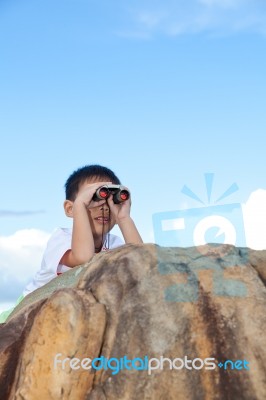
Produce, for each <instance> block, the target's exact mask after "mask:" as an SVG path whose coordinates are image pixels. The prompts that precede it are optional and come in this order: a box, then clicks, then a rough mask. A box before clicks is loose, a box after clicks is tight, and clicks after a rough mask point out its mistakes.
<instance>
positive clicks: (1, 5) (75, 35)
mask: <svg viewBox="0 0 266 400" xmlns="http://www.w3.org/2000/svg"><path fill="white" fill-rule="evenodd" d="M265 71H266V3H265V1H264V0H175V1H173V0H164V1H156V0H153V1H148V0H142V1H139V0H135V1H134V2H133V1H122V0H117V1H115V0H114V1H112V2H110V1H107V0H97V1H96V0H75V1H74V0H64V1H63V0H53V1H51V0H45V1H43V0H37V1H36V0H34V1H33V0H23V1H18V0H8V1H7V0H1V2H0V139H1V147H0V155H1V157H0V181H1V192H0V193H1V197H0V309H3V308H5V307H6V306H7V305H9V304H12V303H14V301H15V300H16V298H17V297H19V296H20V294H21V292H22V290H23V288H24V286H25V284H26V283H27V282H28V281H29V280H30V279H31V278H32V277H33V275H34V273H35V272H36V271H37V270H38V268H39V266H40V262H41V258H42V254H43V251H44V249H45V245H46V243H47V240H48V238H49V236H50V235H51V233H52V232H53V230H54V229H55V228H56V227H58V226H62V227H71V223H72V221H71V220H70V219H68V218H67V217H66V216H65V215H64V212H63V207H62V205H63V201H64V183H65V181H66V179H67V178H68V176H69V175H70V174H71V173H72V172H73V170H75V169H77V168H78V167H81V166H83V165H87V164H101V165H104V166H107V167H109V168H111V169H112V170H113V171H114V172H115V173H116V174H117V175H118V176H119V178H120V180H121V181H122V183H123V184H124V185H126V186H128V187H129V189H130V191H131V198H132V209H131V215H132V218H133V219H134V221H135V223H136V225H137V227H138V229H139V231H140V233H141V235H142V237H143V240H144V241H145V242H156V243H158V244H162V245H172V244H173V243H174V245H177V246H178V245H182V244H183V243H185V245H194V244H196V243H195V240H196V239H195V235H194V236H193V232H194V233H195V232H196V230H195V227H196V225H197V227H198V230H197V232H198V236H197V240H200V237H201V238H202V237H203V238H205V239H206V238H207V237H208V238H211V239H213V238H214V237H215V238H217V241H219V240H220V241H221V242H222V241H223V240H226V238H227V240H229V239H232V238H233V236H234V232H235V233H236V236H237V241H236V244H237V245H241V246H248V247H252V248H255V249H265V248H266V178H265V176H266V174H265V172H266V171H265V148H266V146H265V145H266V139H265V127H266V124H265V123H266V113H265V100H266V78H265ZM230 187H231V189H232V190H231V191H230V190H229V192H231V194H230V195H228V196H227V195H225V196H224V197H223V198H222V200H221V201H218V202H217V199H219V197H221V196H222V194H223V193H226V191H227V189H229V188H230ZM184 188H186V189H184ZM195 196H197V197H195ZM225 204H227V205H228V204H236V205H237V206H235V207H234V210H233V211H232V212H231V211H230V212H229V211H228V208H226V207H225V208H223V207H221V208H219V210H218V209H217V210H218V211H217V210H216V214H217V213H218V214H219V213H220V214H219V215H220V216H222V217H221V218H220V219H219V220H217V219H216V220H213V219H211V220H210V219H208V213H211V214H212V215H213V212H214V211H213V210H214V208H211V207H214V205H216V206H217V205H220V206H223V205H225ZM199 207H200V208H201V210H200V213H201V214H200V217H197V218H198V220H195V218H194V217H193V216H192V214H193V213H192V212H191V211H189V210H193V209H196V208H199ZM229 208H230V207H229ZM184 210H188V211H186V212H184ZM216 214H215V215H216ZM193 218H194V219H193ZM206 218H207V219H206ZM215 218H216V217H215ZM200 219H201V220H204V221H203V222H201V223H200V225H198V224H199V222H200V221H199V220H200ZM225 219H226V221H225ZM181 220H182V221H181ZM228 220H229V223H228ZM178 221H179V222H180V223H181V225H180V226H179V225H178V224H179V222H178ZM230 221H231V222H230ZM220 223H221V226H220V225H219V224H220ZM167 224H168V225H167ZM216 228H217V230H216V232H215V231H214V230H213V229H216ZM176 229H177V230H178V231H177V230H176ZM219 229H220V230H219ZM227 229H228V232H227V233H226V232H225V231H226V230H227ZM175 230H176V231H175ZM199 230H200V232H199ZM174 231H175V232H174ZM218 231H219V232H218ZM177 232H178V235H177V234H176V233H177ZM230 232H231V233H230ZM114 233H116V234H118V235H119V234H120V232H119V230H117V228H115V230H114ZM202 233H203V234H202ZM204 233H206V235H207V233H208V235H207V236H206V235H205V236H204ZM120 235H121V234H120ZM184 238H186V240H185V241H184ZM168 240H169V242H168ZM232 240H233V239H232ZM213 241H214V240H213Z"/></svg>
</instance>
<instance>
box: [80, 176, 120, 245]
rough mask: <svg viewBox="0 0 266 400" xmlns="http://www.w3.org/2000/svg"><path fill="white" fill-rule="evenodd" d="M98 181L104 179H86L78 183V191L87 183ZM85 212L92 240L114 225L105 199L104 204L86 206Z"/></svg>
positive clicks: (99, 237)
mask: <svg viewBox="0 0 266 400" xmlns="http://www.w3.org/2000/svg"><path fill="white" fill-rule="evenodd" d="M98 182H99V183H100V182H103V184H104V179H101V178H96V177H95V178H92V179H87V180H86V181H85V182H84V183H83V184H81V185H80V187H79V192H78V193H80V192H81V191H83V190H84V188H85V187H86V186H87V185H88V184H92V183H98ZM77 195H78V194H77ZM87 213H88V217H89V221H90V225H91V230H92V234H93V237H94V241H96V240H99V239H101V238H102V235H103V234H104V235H105V234H106V233H108V232H110V230H111V229H112V228H113V227H114V225H115V218H114V216H113V215H112V213H111V212H110V209H109V205H108V204H107V202H106V201H105V203H104V204H101V205H100V206H96V207H93V208H88V209H87Z"/></svg>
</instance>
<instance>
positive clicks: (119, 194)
mask: <svg viewBox="0 0 266 400" xmlns="http://www.w3.org/2000/svg"><path fill="white" fill-rule="evenodd" d="M110 194H112V195H113V201H114V203H115V204H119V203H123V201H126V200H127V199H129V197H130V193H129V191H128V190H127V189H125V188H124V186H122V185H104V186H101V187H99V188H98V189H97V190H96V192H95V193H94V195H93V198H92V200H94V201H99V200H106V199H107V198H108V197H109V196H110Z"/></svg>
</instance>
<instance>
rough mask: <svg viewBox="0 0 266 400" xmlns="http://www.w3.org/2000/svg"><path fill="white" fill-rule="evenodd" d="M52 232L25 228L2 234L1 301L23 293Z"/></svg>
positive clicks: (0, 258)
mask: <svg viewBox="0 0 266 400" xmlns="http://www.w3.org/2000/svg"><path fill="white" fill-rule="evenodd" d="M49 236H50V233H47V232H44V231H41V230H37V229H23V230H19V231H17V232H15V233H14V234H12V235H10V236H0V275H1V279H0V301H1V300H2V301H12V300H13V299H15V298H16V297H18V296H19V295H20V294H21V291H22V289H23V287H24V286H25V284H26V283H27V282H28V281H29V279H30V278H31V277H32V276H33V275H34V273H35V272H36V271H37V270H38V269H39V266H40V263H41V258H42V254H43V252H44V249H45V246H46V243H47V240H48V238H49Z"/></svg>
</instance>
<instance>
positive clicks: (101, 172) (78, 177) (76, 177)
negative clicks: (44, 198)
mask: <svg viewBox="0 0 266 400" xmlns="http://www.w3.org/2000/svg"><path fill="white" fill-rule="evenodd" d="M91 178H97V179H98V178H99V180H100V181H101V180H103V181H107V182H109V181H110V182H112V183H113V184H115V185H121V182H120V180H119V179H118V177H117V176H116V175H115V174H114V172H113V171H111V170H110V169H109V168H107V167H103V166H101V165H97V164H96V165H85V166H84V167H81V168H79V169H77V170H76V171H74V172H73V173H72V174H71V175H70V177H69V178H68V180H67V181H66V183H65V191H66V200H71V201H74V200H75V198H76V195H77V193H78V191H79V188H80V185H82V184H83V183H84V182H86V180H87V179H91Z"/></svg>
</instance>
